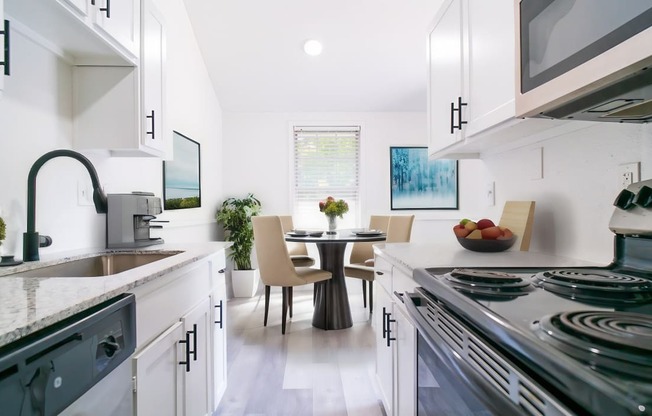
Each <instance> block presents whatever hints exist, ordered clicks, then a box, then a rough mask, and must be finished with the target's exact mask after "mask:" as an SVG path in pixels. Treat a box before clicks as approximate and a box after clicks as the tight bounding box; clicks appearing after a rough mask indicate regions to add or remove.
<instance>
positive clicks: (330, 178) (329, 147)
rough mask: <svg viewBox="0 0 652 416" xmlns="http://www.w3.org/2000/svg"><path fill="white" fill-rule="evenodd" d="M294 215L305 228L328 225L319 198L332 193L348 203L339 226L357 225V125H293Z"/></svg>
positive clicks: (350, 226) (324, 197) (297, 222)
mask: <svg viewBox="0 0 652 416" xmlns="http://www.w3.org/2000/svg"><path fill="white" fill-rule="evenodd" d="M293 142H294V176H293V177H294V183H293V187H292V189H293V204H294V209H293V215H294V217H295V224H297V225H299V226H301V227H306V228H322V229H324V228H325V227H326V225H327V221H326V216H325V215H324V214H323V213H321V212H319V201H321V200H323V199H326V198H327V197H328V196H332V197H333V198H335V199H343V200H345V201H346V202H347V203H348V204H349V212H348V213H346V214H344V219H339V218H338V228H353V227H355V226H356V219H357V218H358V211H359V205H360V196H359V195H360V189H359V184H360V180H359V176H360V170H359V166H360V127H359V126H337V127H334V126H330V127H314V126H308V127H301V126H295V127H294V140H293Z"/></svg>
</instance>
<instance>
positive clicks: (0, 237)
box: [0, 217, 7, 253]
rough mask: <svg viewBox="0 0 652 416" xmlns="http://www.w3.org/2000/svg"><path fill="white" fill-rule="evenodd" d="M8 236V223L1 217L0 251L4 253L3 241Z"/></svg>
mask: <svg viewBox="0 0 652 416" xmlns="http://www.w3.org/2000/svg"><path fill="white" fill-rule="evenodd" d="M6 237H7V224H5V220H3V219H2V217H0V253H2V248H1V247H2V242H3V241H4V239H5V238H6Z"/></svg>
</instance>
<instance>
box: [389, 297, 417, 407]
mask: <svg viewBox="0 0 652 416" xmlns="http://www.w3.org/2000/svg"><path fill="white" fill-rule="evenodd" d="M392 316H393V318H392V319H395V320H396V322H395V323H394V325H395V326H393V327H392V333H393V334H396V335H395V338H396V341H395V345H396V355H395V366H394V371H395V373H396V379H395V380H394V382H395V386H396V389H397V392H396V403H395V407H396V412H395V414H397V415H401V416H408V415H415V414H416V397H417V390H416V388H417V387H416V368H417V352H416V348H417V346H416V336H417V332H416V329H415V328H414V325H412V322H411V321H410V318H409V317H408V315H407V311H405V310H404V307H403V306H402V305H400V304H395V305H394V313H393V315H392Z"/></svg>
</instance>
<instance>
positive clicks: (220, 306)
mask: <svg viewBox="0 0 652 416" xmlns="http://www.w3.org/2000/svg"><path fill="white" fill-rule="evenodd" d="M222 302H223V301H222V300H220V304H219V305H215V309H217V308H220V319H219V320H217V321H215V323H216V324H220V329H222V310H223V308H222V306H223V303H222Z"/></svg>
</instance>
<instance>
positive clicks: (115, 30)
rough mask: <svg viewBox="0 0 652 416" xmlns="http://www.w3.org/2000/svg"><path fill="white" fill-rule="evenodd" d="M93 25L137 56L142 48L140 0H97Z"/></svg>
mask: <svg viewBox="0 0 652 416" xmlns="http://www.w3.org/2000/svg"><path fill="white" fill-rule="evenodd" d="M94 7H95V9H94V10H93V12H92V13H93V26H94V27H95V28H96V30H98V31H99V32H100V33H103V34H106V35H107V36H109V37H111V38H112V39H114V40H115V41H116V42H117V43H118V44H119V45H120V46H122V47H123V48H125V49H126V50H128V51H129V52H131V53H132V54H133V55H134V56H135V57H137V56H138V55H139V49H140V0H95V6H94Z"/></svg>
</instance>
